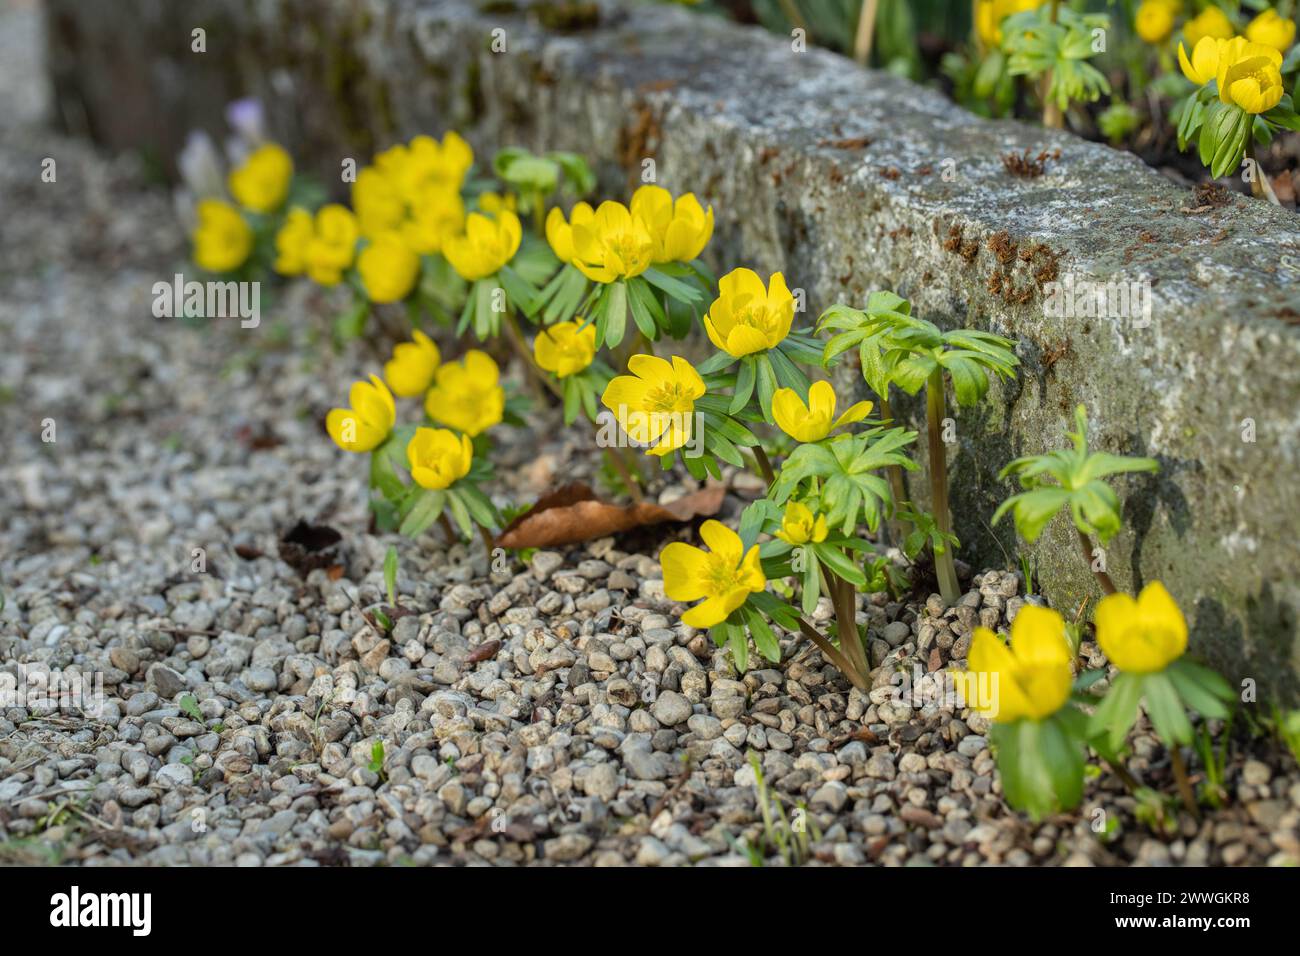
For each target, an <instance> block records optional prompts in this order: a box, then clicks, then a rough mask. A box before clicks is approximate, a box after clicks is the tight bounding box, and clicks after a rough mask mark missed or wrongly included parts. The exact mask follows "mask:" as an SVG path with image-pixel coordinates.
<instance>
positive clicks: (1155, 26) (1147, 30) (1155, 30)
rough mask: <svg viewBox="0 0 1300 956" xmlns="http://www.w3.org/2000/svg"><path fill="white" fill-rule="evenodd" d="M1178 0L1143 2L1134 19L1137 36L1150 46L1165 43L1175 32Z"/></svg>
mask: <svg viewBox="0 0 1300 956" xmlns="http://www.w3.org/2000/svg"><path fill="white" fill-rule="evenodd" d="M1177 14H1178V3H1177V0H1143V2H1142V5H1141V6H1139V7H1138V9H1137V14H1136V16H1135V17H1134V27H1135V28H1136V29H1137V35H1138V36H1140V37H1141V38H1142V39H1143V40H1145V41H1146V42H1147V43H1150V44H1157V43H1163V42H1164V41H1165V40H1167V39H1168V38H1169V34H1171V33H1173V32H1174V18H1175V17H1176V16H1177Z"/></svg>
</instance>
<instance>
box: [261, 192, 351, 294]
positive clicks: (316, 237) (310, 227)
mask: <svg viewBox="0 0 1300 956" xmlns="http://www.w3.org/2000/svg"><path fill="white" fill-rule="evenodd" d="M357 236H358V232H357V220H356V217H355V216H353V215H352V212H351V210H349V209H348V208H347V207H346V206H340V205H338V204H337V203H330V204H329V205H326V206H322V207H321V208H320V209H319V210H318V211H317V213H316V217H315V219H313V218H312V215H311V213H309V212H308V211H307V210H305V209H303V208H301V207H299V206H295V207H294V208H292V209H290V210H289V214H288V215H287V216H286V217H285V220H284V225H283V226H281V227H280V231H279V232H277V233H276V235H275V252H276V258H275V271H276V272H278V273H280V274H281V275H286V276H296V275H302V274H303V273H304V272H305V273H307V275H308V276H310V277H311V280H312V281H313V282H317V283H319V284H320V285H325V286H330V285H337V284H338V283H339V282H340V281H342V279H343V270H344V269H346V268H347V267H348V266H350V265H352V259H353V257H354V255H355V254H356V247H357Z"/></svg>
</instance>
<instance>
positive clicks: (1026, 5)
mask: <svg viewBox="0 0 1300 956" xmlns="http://www.w3.org/2000/svg"><path fill="white" fill-rule="evenodd" d="M1046 2H1047V0H975V7H974V9H973V10H972V16H973V18H974V21H975V32H976V34H977V35H978V36H979V38H980V42H981V43H983V44H984V45H985V46H986V47H996V46H1000V45H1001V43H1002V21H1003V20H1005V19H1006V18H1007V17H1009V16H1011V15H1013V14H1016V13H1024V12H1025V11H1027V10H1037V9H1038V8H1039V7H1041V6H1042V5H1043V4H1044V3H1046Z"/></svg>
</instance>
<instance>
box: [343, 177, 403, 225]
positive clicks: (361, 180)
mask: <svg viewBox="0 0 1300 956" xmlns="http://www.w3.org/2000/svg"><path fill="white" fill-rule="evenodd" d="M352 208H353V209H354V210H355V211H356V214H357V221H358V222H359V223H360V225H361V235H363V236H365V237H366V238H367V239H377V238H379V237H380V236H382V235H384V234H385V233H388V232H393V231H396V230H400V229H401V227H402V221H403V220H404V219H405V218H406V203H405V202H404V201H403V200H402V195H401V193H400V192H398V189H397V186H396V185H395V184H394V183H393V182H392V181H391V180H390V179H389V178H388V177H387V176H385V175H384V174H383V173H382V172H380V171H379V170H378V169H377V168H375V167H374V166H367V167H366V168H365V169H363V170H361V172H359V173H357V181H356V182H354V183H353V184H352Z"/></svg>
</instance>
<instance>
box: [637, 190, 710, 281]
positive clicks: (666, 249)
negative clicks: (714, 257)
mask: <svg viewBox="0 0 1300 956" xmlns="http://www.w3.org/2000/svg"><path fill="white" fill-rule="evenodd" d="M631 213H632V216H633V217H634V218H639V219H640V220H641V221H642V222H644V223H645V224H646V226H647V227H648V228H649V230H650V235H651V237H652V238H653V239H654V254H653V255H652V257H651V259H652V261H654V262H657V263H658V262H690V261H691V260H692V259H694V258H696V257H697V256H698V255H699V254H700V253H701V252H703V251H704V247H705V246H706V245H708V244H709V239H710V238H711V237H712V236H713V207H712V206H710V207H709V208H708V210H707V211H706V210H704V209H703V208H701V207H700V201H699V200H698V199H696V198H695V194H694V193H686V194H685V195H683V196H678V197H677V199H676V201H674V200H673V196H672V193H670V192H669V191H668V190H666V189H664V188H663V187H662V186H649V185H647V186H642V187H641V188H640V189H638V190H637V191H636V192H635V193H633V194H632V203H631Z"/></svg>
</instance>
